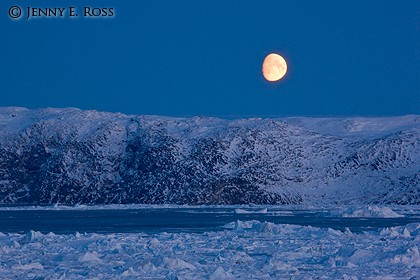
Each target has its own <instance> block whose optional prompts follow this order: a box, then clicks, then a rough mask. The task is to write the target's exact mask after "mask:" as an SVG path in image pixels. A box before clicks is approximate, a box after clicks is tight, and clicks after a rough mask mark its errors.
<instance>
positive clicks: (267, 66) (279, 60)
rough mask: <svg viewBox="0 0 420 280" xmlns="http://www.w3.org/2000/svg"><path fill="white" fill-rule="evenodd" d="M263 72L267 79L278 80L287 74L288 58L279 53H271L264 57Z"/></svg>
mask: <svg viewBox="0 0 420 280" xmlns="http://www.w3.org/2000/svg"><path fill="white" fill-rule="evenodd" d="M262 72H263V75H264V78H266V80H267V81H270V82H276V81H278V80H280V79H281V78H283V77H284V75H286V72H287V63H286V60H284V58H283V57H282V56H280V55H278V54H275V53H270V54H269V55H267V56H266V58H265V59H264V62H263V65H262Z"/></svg>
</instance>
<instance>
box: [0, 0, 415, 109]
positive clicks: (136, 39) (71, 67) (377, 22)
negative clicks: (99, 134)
mask: <svg viewBox="0 0 420 280" xmlns="http://www.w3.org/2000/svg"><path fill="white" fill-rule="evenodd" d="M16 4H17V5H19V6H21V7H22V8H24V9H26V7H27V6H33V7H68V6H69V5H73V6H76V7H77V8H78V10H79V11H80V13H81V10H82V9H83V7H84V6H91V7H93V6H95V5H96V6H99V7H112V8H114V10H115V14H116V15H115V17H114V18H112V19H92V18H83V17H79V18H78V19H71V18H64V19H54V18H42V19H38V18H37V19H32V20H30V21H26V20H25V19H21V20H18V21H13V20H11V19H10V18H9V17H8V9H9V7H10V6H12V5H16ZM24 13H26V11H24ZM25 16H26V14H25ZM0 35H1V41H0V58H1V60H0V106H24V107H29V108H39V107H78V108H82V109H96V110H102V111H115V112H123V113H127V114H154V115H169V116H191V115H204V116H218V117H251V116H262V117H269V116H291V115H300V116H354V115H363V116H387V115H405V114H420V71H419V67H420V55H419V54H420V51H419V50H420V1H418V0H412V1H410V0H405V1H379V0H370V1H347V0H346V1H340V0H334V1H333V0H330V1H325V0H318V1H296V0H293V1H292V0H290V1H285V0H283V1H278V0H275V1H218V0H212V1H197V0H183V1H162V0H150V1H149V0H142V1H105V0H104V1H94V0H91V1H89V0H83V1H81V0H80V1H79V0H78V1H76V0H75V1H59V0H55V1H48V0H41V1H36V0H33V1H12V0H4V1H1V4H0ZM270 52H278V53H280V54H282V55H283V56H284V57H285V58H286V60H287V61H288V66H289V71H288V73H287V75H286V77H285V78H284V79H283V80H281V81H280V82H278V83H274V84H273V83H268V82H266V81H265V80H264V79H263V77H262V74H261V63H262V61H263V59H264V57H265V56H266V55H267V54H268V53H270Z"/></svg>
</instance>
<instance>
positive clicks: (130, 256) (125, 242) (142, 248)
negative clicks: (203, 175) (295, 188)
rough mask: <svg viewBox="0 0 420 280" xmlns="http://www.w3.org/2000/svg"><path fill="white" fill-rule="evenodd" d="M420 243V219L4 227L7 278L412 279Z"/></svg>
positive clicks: (1, 271)
mask: <svg viewBox="0 0 420 280" xmlns="http://www.w3.org/2000/svg"><path fill="white" fill-rule="evenodd" d="M419 246H420V223H413V224H408V225H406V226H400V227H393V228H385V229H382V230H379V231H372V232H364V233H359V234H355V233H352V232H351V231H350V230H346V231H344V232H341V231H337V230H333V229H328V228H315V227H310V226H297V225H276V224H272V223H268V222H256V221H247V222H242V221H237V222H234V223H231V224H228V225H226V229H225V230H224V231H220V232H206V233H200V234H197V233H194V234H193V233H165V232H162V233H155V234H145V233H132V234H127V233H125V234H79V233H76V234H71V235H57V234H41V233H39V232H29V233H28V234H0V278H4V277H7V278H8V279H27V278H31V279H32V278H45V279H60V278H62V279H92V278H97V279H145V278H146V279H147V278H150V279H237V278H241V279H285V278H287V279H290V278H292V279H314V278H315V279H318V278H326V279H342V278H346V277H354V276H355V277H357V278H364V279H366V278H372V279H375V278H377V279H379V278H381V279H383V277H389V278H405V279H410V278H411V277H417V276H418V275H420V255H419Z"/></svg>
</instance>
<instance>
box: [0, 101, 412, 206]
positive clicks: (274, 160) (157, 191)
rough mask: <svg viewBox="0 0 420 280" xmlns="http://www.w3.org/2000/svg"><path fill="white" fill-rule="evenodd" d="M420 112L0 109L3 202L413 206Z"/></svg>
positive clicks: (0, 159) (0, 194) (0, 165)
mask: <svg viewBox="0 0 420 280" xmlns="http://www.w3.org/2000/svg"><path fill="white" fill-rule="evenodd" d="M419 136H420V116H417V115H409V116H401V117H380V118H367V117H353V118H309V117H287V118H279V119H277V118H276V119H265V118H250V119H236V120H225V119H218V118H207V117H192V118H174V117H160V116H141V115H124V114H120V113H106V112H97V111H93V110H89V111H86V110H80V109H76V108H65V109H56V108H46V109H36V110H30V109H26V108H18V107H7V108H0V203H3V204H14V203H29V204H49V203H57V202H58V203H64V204H77V203H80V204H100V203H104V204H109V203H123V204H126V203H147V204H149V203H153V204H162V203H171V204H248V203H254V204H320V203H321V204H354V203H370V204H372V203H373V204H388V203H396V204H420V181H419V180H420V175H419V173H420V168H419V166H420V140H419V139H420V137H419Z"/></svg>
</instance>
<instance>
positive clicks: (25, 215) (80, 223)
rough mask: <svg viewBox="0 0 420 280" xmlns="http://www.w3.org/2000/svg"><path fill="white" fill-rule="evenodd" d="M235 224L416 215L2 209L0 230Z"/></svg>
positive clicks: (354, 223)
mask: <svg viewBox="0 0 420 280" xmlns="http://www.w3.org/2000/svg"><path fill="white" fill-rule="evenodd" d="M236 220H241V221H245V220H258V221H261V222H263V221H267V222H272V223H276V224H296V225H310V226H313V227H330V228H334V229H339V230H344V229H345V228H346V227H348V228H349V229H350V230H351V231H354V232H360V231H366V230H377V229H378V228H384V227H392V226H400V225H405V224H408V223H413V222H420V215H414V214H412V215H406V216H405V217H402V218H342V217H331V216H329V215H328V214H326V212H325V211H321V210H319V211H317V210H288V211H276V210H275V209H268V212H267V213H245V214H237V213H236V212H235V209H234V208H220V207H214V208H212V207H206V208H151V209H109V210H1V211H0V232H4V233H7V232H18V233H25V232H28V231H29V230H36V231H40V232H42V233H48V232H54V233H57V234H70V233H74V232H76V231H77V232H97V233H117V232H131V233H132V232H148V233H151V232H163V231H166V232H204V231H215V230H223V229H224V227H223V226H224V225H225V224H227V223H230V222H234V221H236Z"/></svg>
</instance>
